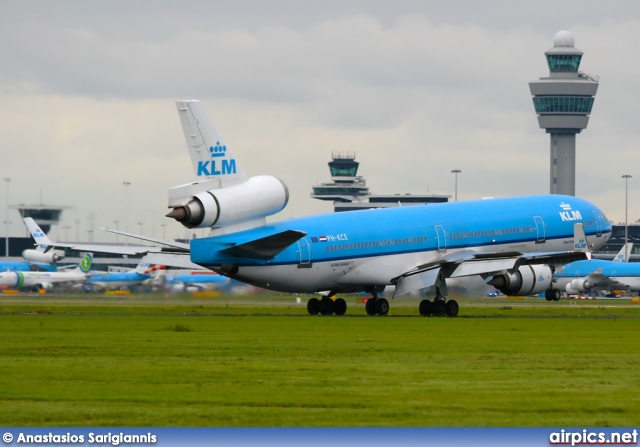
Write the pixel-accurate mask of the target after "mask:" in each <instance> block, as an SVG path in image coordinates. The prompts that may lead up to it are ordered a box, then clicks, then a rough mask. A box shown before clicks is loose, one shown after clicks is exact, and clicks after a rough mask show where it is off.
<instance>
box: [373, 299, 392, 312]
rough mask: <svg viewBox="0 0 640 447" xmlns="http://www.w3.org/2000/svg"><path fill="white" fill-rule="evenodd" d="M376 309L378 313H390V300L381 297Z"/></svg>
mask: <svg viewBox="0 0 640 447" xmlns="http://www.w3.org/2000/svg"><path fill="white" fill-rule="evenodd" d="M376 311H377V312H378V315H387V314H388V313H389V301H387V300H386V299H384V298H379V299H378V302H377V303H376Z"/></svg>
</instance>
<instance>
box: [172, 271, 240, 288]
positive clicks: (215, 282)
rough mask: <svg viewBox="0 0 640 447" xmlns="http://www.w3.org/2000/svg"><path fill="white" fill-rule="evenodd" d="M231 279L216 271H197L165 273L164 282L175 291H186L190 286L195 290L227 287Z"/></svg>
mask: <svg viewBox="0 0 640 447" xmlns="http://www.w3.org/2000/svg"><path fill="white" fill-rule="evenodd" d="M231 283H232V280H231V279H229V278H227V277H226V276H222V275H219V274H217V273H197V274H191V273H189V274H182V275H167V276H166V277H165V284H167V285H169V286H171V287H172V288H173V289H174V290H176V291H187V290H189V289H190V288H195V289H197V290H200V291H203V290H211V289H213V290H220V289H228V288H229V287H230V285H231Z"/></svg>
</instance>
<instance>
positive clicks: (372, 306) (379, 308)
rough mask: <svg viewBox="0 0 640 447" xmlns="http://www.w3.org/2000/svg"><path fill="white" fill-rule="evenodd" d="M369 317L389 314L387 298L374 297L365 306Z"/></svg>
mask: <svg viewBox="0 0 640 447" xmlns="http://www.w3.org/2000/svg"><path fill="white" fill-rule="evenodd" d="M364 308H365V310H366V311H367V315H387V314H388V313H389V301H387V300H386V298H378V297H377V296H372V297H371V298H369V299H368V300H367V302H366V303H365V305H364Z"/></svg>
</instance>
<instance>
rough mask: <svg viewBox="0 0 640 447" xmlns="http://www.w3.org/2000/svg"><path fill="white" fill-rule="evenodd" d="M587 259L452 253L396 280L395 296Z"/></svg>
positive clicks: (581, 254)
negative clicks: (451, 282) (441, 281)
mask: <svg viewBox="0 0 640 447" xmlns="http://www.w3.org/2000/svg"><path fill="white" fill-rule="evenodd" d="M583 259H587V253H585V252H574V251H566V252H553V253H519V252H509V253H474V252H473V251H472V250H464V251H461V252H456V253H452V254H451V255H447V256H444V257H442V258H439V259H436V260H435V261H433V262H431V263H429V264H424V265H421V266H419V267H417V268H416V269H413V270H411V271H409V272H407V273H405V274H404V275H402V276H400V277H399V278H397V280H396V290H395V292H394V296H399V295H404V294H406V293H410V292H414V291H417V290H420V289H423V288H425V287H430V286H435V285H437V284H438V281H439V278H442V279H446V278H460V277H463V276H473V275H480V276H485V277H486V276H492V275H495V274H498V273H500V272H503V271H505V270H506V271H514V270H516V269H518V267H520V266H522V265H530V264H548V265H555V264H566V263H569V262H573V261H577V260H583Z"/></svg>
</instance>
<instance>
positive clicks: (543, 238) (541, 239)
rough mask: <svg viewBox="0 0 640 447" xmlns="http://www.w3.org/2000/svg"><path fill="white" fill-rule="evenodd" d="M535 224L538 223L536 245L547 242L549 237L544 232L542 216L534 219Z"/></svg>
mask: <svg viewBox="0 0 640 447" xmlns="http://www.w3.org/2000/svg"><path fill="white" fill-rule="evenodd" d="M533 220H534V222H535V223H536V232H537V236H536V244H543V243H544V242H545V241H546V240H547V236H546V234H545V231H544V220H542V217H540V216H534V217H533Z"/></svg>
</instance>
